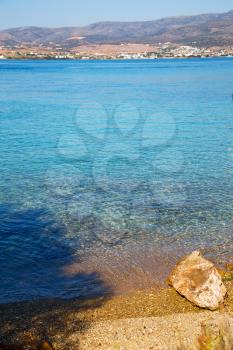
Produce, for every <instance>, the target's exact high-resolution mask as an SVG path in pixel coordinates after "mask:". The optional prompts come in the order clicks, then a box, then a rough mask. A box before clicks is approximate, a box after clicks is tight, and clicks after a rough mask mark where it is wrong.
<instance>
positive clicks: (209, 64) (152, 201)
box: [0, 57, 233, 303]
mask: <svg viewBox="0 0 233 350" xmlns="http://www.w3.org/2000/svg"><path fill="white" fill-rule="evenodd" d="M0 170H1V176H0V303H9V302H19V301H27V300H28V301H29V300H39V299H51V298H61V299H73V298H92V297H96V296H102V295H113V294H122V293H129V292H131V291H135V290H138V289H146V288H157V287H159V286H163V285H164V283H165V282H164V281H165V279H166V276H167V275H168V274H169V271H170V269H171V268H172V266H173V265H174V264H175V262H176V261H177V259H179V258H180V257H182V256H183V255H185V254H188V253H190V252H192V251H194V250H196V249H199V250H200V251H201V252H202V253H203V254H204V255H205V256H206V257H208V258H209V259H212V260H213V261H214V262H215V263H216V264H219V265H220V266H221V265H224V264H225V263H226V262H229V261H231V259H232V260H233V254H232V251H233V58H231V57H225V58H193V59H192V58H190V59H156V60H124V61H85V60H83V61H74V60H69V61H68V60H67V61H62V60H61V61H59V60H57V61H54V60H48V61H46V60H44V61H33V60H2V61H0Z"/></svg>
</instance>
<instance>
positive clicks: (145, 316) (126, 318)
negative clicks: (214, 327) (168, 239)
mask: <svg viewBox="0 0 233 350" xmlns="http://www.w3.org/2000/svg"><path fill="white" fill-rule="evenodd" d="M225 284H226V287H227V290H228V298H227V300H226V305H225V306H224V307H223V309H221V310H220V314H222V315H233V282H232V281H228V282H226V283H225ZM203 315H204V317H205V318H207V319H209V318H211V319H215V318H216V319H217V318H218V315H219V313H218V312H212V311H203V309H200V308H198V307H196V306H194V305H192V304H191V303H190V302H188V301H187V300H186V299H184V298H183V297H181V296H180V295H179V294H178V293H177V292H176V291H175V290H173V289H172V288H162V289H159V290H158V289H157V290H155V289H152V290H146V291H137V292H134V293H130V294H128V295H121V296H119V295H118V296H111V295H108V294H106V295H102V296H101V297H98V298H94V299H87V300H84V299H82V300H81V299H73V300H58V299H57V300H38V301H30V302H20V303H12V304H2V305H0V319H1V323H0V344H1V343H2V344H17V345H18V344H26V346H30V345H31V344H34V343H35V342H38V341H39V340H41V339H48V340H49V341H51V343H52V344H53V345H54V347H55V349H56V350H60V349H61V350H65V349H74V350H75V349H76V345H77V344H78V343H79V341H80V344H81V343H82V342H83V344H86V341H85V339H87V338H88V341H89V342H90V341H92V339H90V337H91V334H92V333H93V332H94V333H95V334H96V332H97V335H95V336H94V335H93V341H94V340H95V337H96V336H98V333H99V331H96V329H98V327H103V325H104V327H113V324H115V326H114V327H115V328H114V329H115V330H117V329H118V328H119V327H120V328H119V332H120V334H121V335H122V332H121V326H122V327H123V324H124V334H127V332H128V329H131V328H132V326H133V325H135V327H136V325H137V324H138V326H137V327H139V328H140V325H142V324H144V323H145V322H146V323H145V324H151V322H152V324H154V325H155V327H156V325H157V324H164V323H163V322H162V323H161V320H164V318H165V319H166V322H168V323H167V325H168V327H173V326H172V324H173V322H174V324H176V322H178V323H179V324H180V323H183V322H184V324H186V321H185V320H186V318H188V319H189V325H190V326H191V327H192V321H193V322H194V323H195V322H197V321H198V320H199V318H200V319H202V317H203ZM227 317H228V316H227ZM130 320H131V321H130ZM140 320H141V321H140ZM156 320H159V322H157V321H156ZM177 320H178V321H177ZM122 322H123V323H122ZM198 322H199V321H198ZM128 323H129V324H128ZM127 324H128V326H127ZM101 325H102V326H101ZM96 327H97V328H96ZM137 327H136V328H137ZM145 327H146V326H145ZM136 328H135V330H136ZM131 331H132V329H131ZM114 334H115V333H114ZM109 337H110V335H109ZM91 338H92V337H91ZM110 338H111V339H112V335H111V337H110ZM114 339H115V337H114ZM114 339H112V341H114ZM142 340H143V337H142ZM89 344H91V343H89ZM106 344H107V343H106ZM83 346H84V345H83ZM89 346H90V349H91V346H92V345H89ZM106 346H107V345H106ZM82 348H83V349H84V348H85V347H80V348H79V349H82ZM99 348H100V349H105V347H101V346H99ZM93 349H94V347H93ZM106 349H107V348H106ZM127 349H131V347H128V348H127ZM145 349H147V347H145Z"/></svg>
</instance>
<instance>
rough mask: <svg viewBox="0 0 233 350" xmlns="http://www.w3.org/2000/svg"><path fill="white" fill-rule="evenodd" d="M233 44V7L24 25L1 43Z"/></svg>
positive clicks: (68, 45)
mask: <svg viewBox="0 0 233 350" xmlns="http://www.w3.org/2000/svg"><path fill="white" fill-rule="evenodd" d="M164 42H171V43H177V44H185V45H196V46H199V47H203V46H214V45H218V46H224V45H233V10H232V11H229V12H227V13H222V14H202V15H195V16H183V17H170V18H163V19H159V20H155V21H144V22H100V23H94V24H90V25H88V26H85V27H63V28H40V27H22V28H13V29H7V30H2V31H0V45H4V46H6V45H10V46H11V45H22V44H25V45H29V46H39V45H41V46H51V47H55V46H61V47H62V48H72V47H76V46H78V45H84V44H85V45H86V44H120V43H148V44H156V43H164Z"/></svg>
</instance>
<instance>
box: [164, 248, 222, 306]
mask: <svg viewBox="0 0 233 350" xmlns="http://www.w3.org/2000/svg"><path fill="white" fill-rule="evenodd" d="M169 284H171V285H172V286H173V287H174V288H175V289H176V290H177V292H179V293H180V294H181V295H183V296H184V297H185V298H187V299H188V300H189V301H191V302H192V303H194V304H195V305H197V306H199V307H201V308H207V309H210V310H216V309H218V307H219V306H220V305H221V304H222V303H223V301H224V297H225V295H226V288H225V286H224V284H223V282H222V279H221V276H220V274H219V273H218V271H217V269H216V268H215V267H214V264H213V263H212V262H210V261H208V260H206V259H205V258H203V257H202V255H201V253H200V252H199V251H195V252H193V253H192V254H190V255H188V256H187V257H185V258H184V259H183V260H182V261H181V262H180V263H178V264H177V265H176V267H175V268H174V270H173V271H172V273H171V275H170V276H169Z"/></svg>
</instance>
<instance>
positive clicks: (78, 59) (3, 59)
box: [0, 55, 233, 62]
mask: <svg viewBox="0 0 233 350" xmlns="http://www.w3.org/2000/svg"><path fill="white" fill-rule="evenodd" d="M211 58H215V59H221V58H233V55H228V56H203V57H197V56H193V57H159V58H153V59H152V58H127V59H126V58H84V59H82V58H28V57H27V58H0V62H4V61H159V60H185V59H187V60H190V59H211Z"/></svg>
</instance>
